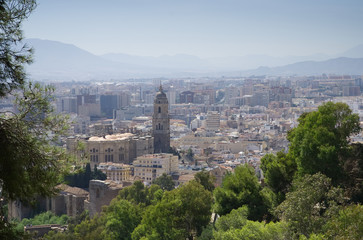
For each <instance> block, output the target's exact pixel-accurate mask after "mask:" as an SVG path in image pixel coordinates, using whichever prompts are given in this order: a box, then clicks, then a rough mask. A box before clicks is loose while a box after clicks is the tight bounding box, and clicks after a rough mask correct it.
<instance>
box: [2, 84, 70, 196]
mask: <svg viewBox="0 0 363 240" xmlns="http://www.w3.org/2000/svg"><path fill="white" fill-rule="evenodd" d="M22 90H23V91H22V94H21V95H18V97H17V100H16V106H17V108H18V111H19V113H17V114H15V113H9V112H7V115H6V117H5V116H3V117H0V151H1V153H2V154H1V155H0V185H1V188H2V195H3V196H4V197H6V198H7V199H10V200H15V199H19V200H21V201H28V200H31V199H33V197H34V196H35V195H40V196H50V195H52V194H54V193H56V191H57V190H56V189H55V186H56V185H57V184H58V183H59V181H60V179H61V175H62V174H64V172H65V170H66V169H65V164H66V162H67V160H68V156H67V154H66V153H65V151H64V150H62V149H61V148H59V147H57V146H56V145H57V144H58V137H59V136H60V135H62V134H64V133H65V131H66V130H67V126H68V125H67V117H65V116H60V115H56V114H54V108H53V106H52V105H51V103H50V100H52V99H53V97H52V94H53V92H54V88H52V87H50V86H41V85H40V84H32V83H29V84H28V85H26V86H25V87H24V88H23V89H22Z"/></svg>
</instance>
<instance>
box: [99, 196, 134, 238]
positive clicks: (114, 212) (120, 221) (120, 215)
mask: <svg viewBox="0 0 363 240" xmlns="http://www.w3.org/2000/svg"><path fill="white" fill-rule="evenodd" d="M140 222H141V212H140V209H139V208H138V207H137V206H135V205H133V204H131V203H130V202H128V201H126V200H116V199H115V200H113V201H112V202H111V204H110V206H109V207H107V210H106V226H105V230H104V231H105V236H106V238H105V239H124V240H127V239H131V233H132V232H133V231H134V229H135V228H136V227H137V225H139V223H140Z"/></svg>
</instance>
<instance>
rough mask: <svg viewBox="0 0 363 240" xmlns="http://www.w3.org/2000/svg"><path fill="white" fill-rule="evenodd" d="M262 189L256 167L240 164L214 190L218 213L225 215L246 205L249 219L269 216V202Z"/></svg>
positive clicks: (260, 218)
mask: <svg viewBox="0 0 363 240" xmlns="http://www.w3.org/2000/svg"><path fill="white" fill-rule="evenodd" d="M261 191H262V187H261V185H260V184H259V183H258V180H257V177H256V175H255V171H254V169H253V168H252V167H250V166H248V165H240V166H238V167H236V169H235V170H234V173H233V174H229V175H226V176H225V178H224V179H223V182H222V186H221V187H218V188H216V189H215V190H214V198H215V210H216V213H218V214H219V215H225V214H228V213H230V212H231V211H232V210H233V209H238V208H240V207H242V206H244V205H246V206H248V209H249V215H248V219H250V220H263V219H265V218H268V217H269V212H268V208H269V204H268V203H267V202H266V201H267V199H265V197H264V194H263V192H261Z"/></svg>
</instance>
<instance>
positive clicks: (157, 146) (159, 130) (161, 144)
mask: <svg viewBox="0 0 363 240" xmlns="http://www.w3.org/2000/svg"><path fill="white" fill-rule="evenodd" d="M168 107H169V103H168V98H167V97H166V94H165V93H164V92H163V88H162V86H161V85H160V89H159V92H157V93H156V96H155V100H154V113H153V137H154V153H168V152H169V150H170V118H169V110H168Z"/></svg>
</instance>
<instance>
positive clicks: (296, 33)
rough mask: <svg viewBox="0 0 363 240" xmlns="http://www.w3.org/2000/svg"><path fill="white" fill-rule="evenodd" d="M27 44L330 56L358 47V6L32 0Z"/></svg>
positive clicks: (353, 1)
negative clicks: (30, 40) (48, 42)
mask: <svg viewBox="0 0 363 240" xmlns="http://www.w3.org/2000/svg"><path fill="white" fill-rule="evenodd" d="M38 3H39V5H38V7H37V9H36V10H35V11H34V12H33V13H32V15H31V16H30V18H29V19H28V20H27V21H26V22H25V23H24V25H23V29H24V33H25V36H26V37H27V38H41V39H49V40H56V41H61V42H65V43H71V44H74V45H76V46H78V47H81V48H83V49H85V50H87V51H90V52H92V53H95V54H103V53H110V52H117V53H127V54H133V55H145V56H146V55H147V56H159V55H163V54H168V55H173V54H178V53H183V54H192V55H196V56H199V57H215V56H217V57H218V56H242V55H248V54H267V55H272V56H286V55H310V54H315V53H326V54H336V53H339V52H342V51H345V50H347V49H349V48H351V47H354V46H356V45H359V44H362V43H363V15H362V13H363V1H362V0H103V1H102V0H40V1H38Z"/></svg>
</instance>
